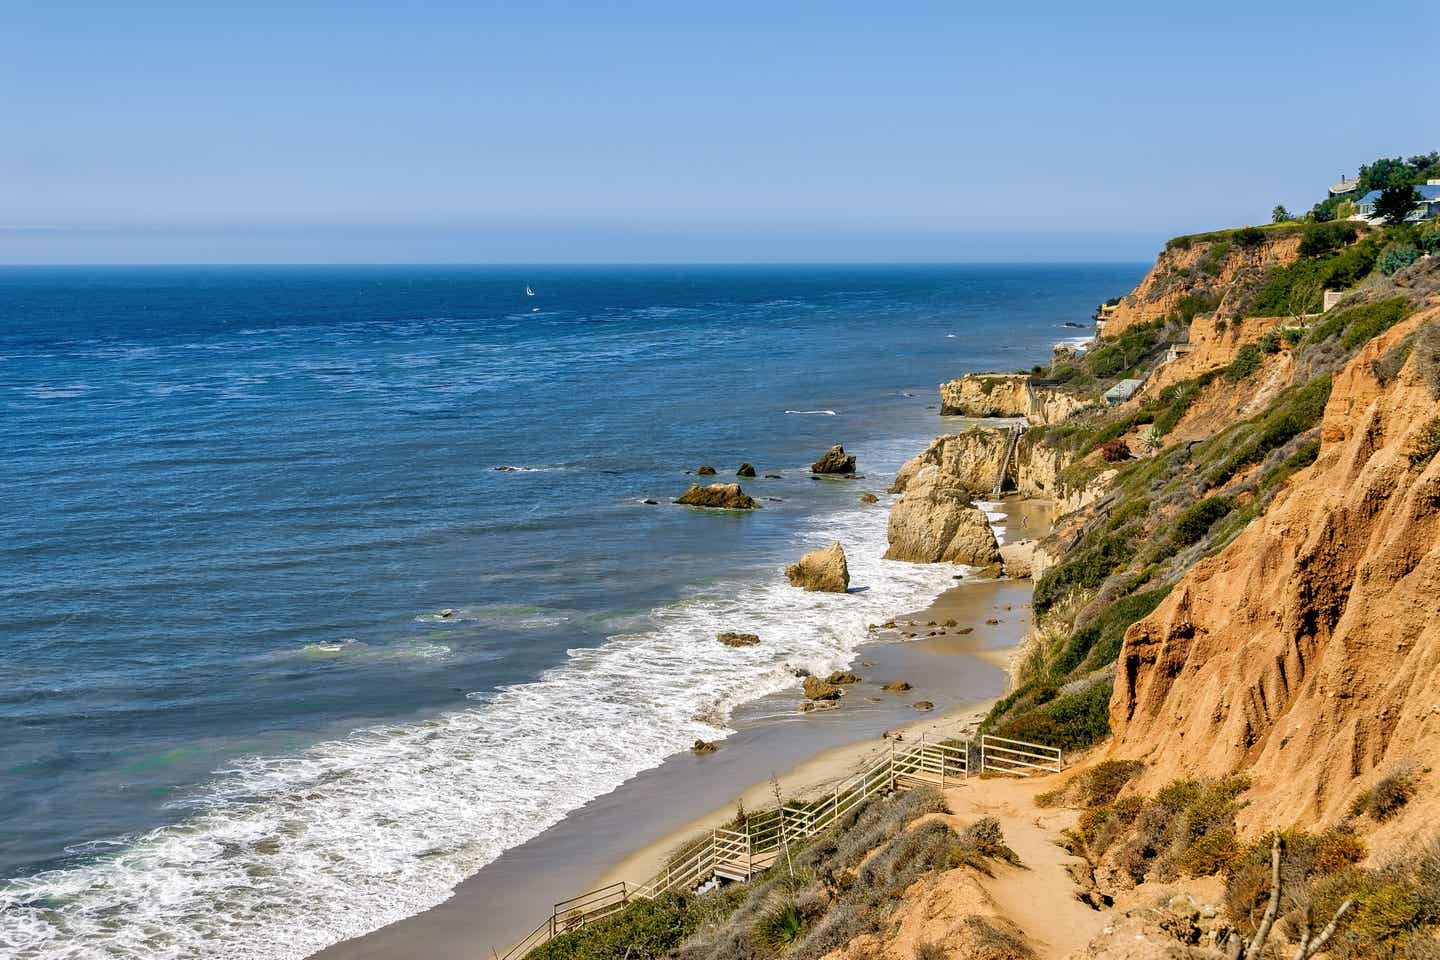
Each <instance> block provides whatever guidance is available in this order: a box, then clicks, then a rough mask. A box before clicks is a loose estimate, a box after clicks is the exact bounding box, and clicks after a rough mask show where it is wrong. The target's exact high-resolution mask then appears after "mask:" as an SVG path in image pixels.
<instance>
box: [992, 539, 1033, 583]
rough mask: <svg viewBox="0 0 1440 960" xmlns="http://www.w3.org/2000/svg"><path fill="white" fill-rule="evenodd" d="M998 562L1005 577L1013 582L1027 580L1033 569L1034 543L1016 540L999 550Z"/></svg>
mask: <svg viewBox="0 0 1440 960" xmlns="http://www.w3.org/2000/svg"><path fill="white" fill-rule="evenodd" d="M1000 561H1001V563H1002V564H1004V567H1005V575H1006V576H1007V577H1011V578H1012V579H1015V580H1028V579H1030V576H1031V573H1032V572H1033V571H1034V569H1035V541H1034V540H1017V541H1016V542H1015V543H1007V544H1005V545H1004V546H1002V547H1001V548H1000Z"/></svg>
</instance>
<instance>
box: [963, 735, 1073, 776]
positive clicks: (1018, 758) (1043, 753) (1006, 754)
mask: <svg viewBox="0 0 1440 960" xmlns="http://www.w3.org/2000/svg"><path fill="white" fill-rule="evenodd" d="M1063 767H1064V758H1063V757H1062V756H1061V754H1060V748H1059V747H1047V746H1044V745H1043V744H1039V743H1027V742H1026V741H1024V740H1009V739H1007V738H1005V737H992V736H990V735H989V734H986V735H985V736H983V737H981V738H980V769H982V770H991V771H994V772H996V773H1013V774H1015V775H1016V776H1019V777H1028V776H1030V775H1031V774H1032V773H1059V772H1060V771H1061V769H1063Z"/></svg>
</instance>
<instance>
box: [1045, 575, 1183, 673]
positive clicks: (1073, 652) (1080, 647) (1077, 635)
mask: <svg viewBox="0 0 1440 960" xmlns="http://www.w3.org/2000/svg"><path fill="white" fill-rule="evenodd" d="M1169 593H1170V587H1168V586H1165V587H1160V588H1158V589H1156V590H1147V591H1145V592H1144V593H1133V594H1130V595H1129V596H1127V597H1122V598H1121V599H1119V600H1117V601H1115V602H1114V603H1112V604H1111V605H1110V606H1109V607H1106V608H1105V612H1104V613H1102V614H1100V616H1098V617H1096V618H1095V619H1094V620H1092V621H1091V622H1090V623H1088V624H1086V625H1085V626H1083V627H1081V628H1080V629H1078V630H1076V631H1075V632H1074V633H1072V634H1071V635H1070V639H1069V640H1068V641H1066V643H1065V646H1064V648H1063V649H1062V650H1061V651H1060V654H1059V656H1058V657H1057V658H1056V659H1055V663H1054V667H1053V669H1054V671H1055V675H1056V676H1062V677H1063V676H1069V675H1071V674H1073V673H1076V672H1077V670H1078V669H1079V668H1081V667H1086V668H1089V669H1095V668H1098V667H1102V666H1105V665H1106V664H1109V663H1111V662H1113V661H1114V660H1115V658H1116V657H1118V656H1119V655H1120V646H1121V643H1122V642H1123V641H1124V639H1125V631H1126V630H1127V629H1129V627H1130V624H1132V623H1134V622H1135V621H1136V620H1139V619H1140V618H1142V617H1145V616H1147V615H1148V614H1149V613H1150V612H1151V611H1152V610H1154V609H1155V608H1156V607H1158V606H1159V605H1160V601H1161V600H1164V599H1165V597H1166V596H1167V595H1168V594H1169Z"/></svg>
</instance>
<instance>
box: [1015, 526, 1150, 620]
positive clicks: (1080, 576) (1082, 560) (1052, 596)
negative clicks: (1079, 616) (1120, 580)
mask: <svg viewBox="0 0 1440 960" xmlns="http://www.w3.org/2000/svg"><path fill="white" fill-rule="evenodd" d="M1133 556H1135V544H1134V543H1133V542H1132V541H1131V539H1130V538H1129V537H1126V536H1122V535H1120V534H1118V533H1116V534H1111V535H1109V536H1106V537H1102V538H1101V540H1100V542H1099V543H1097V544H1096V545H1095V546H1093V547H1090V548H1088V549H1085V550H1081V551H1079V552H1078V553H1076V554H1075V555H1074V556H1073V557H1070V558H1069V559H1068V560H1065V561H1064V562H1062V563H1059V564H1057V565H1055V566H1054V567H1051V568H1050V569H1049V570H1047V571H1046V572H1045V575H1044V576H1043V577H1041V578H1040V582H1039V583H1037V584H1035V593H1034V597H1033V598H1032V603H1033V604H1034V608H1035V611H1036V612H1037V613H1044V612H1045V611H1046V610H1048V609H1049V608H1050V607H1051V605H1053V604H1054V603H1055V601H1057V600H1059V599H1060V598H1061V597H1062V596H1064V595H1065V594H1066V593H1067V592H1069V591H1070V590H1071V589H1072V588H1075V587H1080V588H1082V589H1093V588H1094V587H1098V586H1100V584H1102V583H1104V582H1105V578H1106V577H1108V576H1110V574H1111V573H1113V572H1114V571H1115V570H1117V569H1119V568H1120V567H1121V566H1123V565H1124V564H1126V563H1127V562H1129V560H1130V558H1131V557H1133Z"/></svg>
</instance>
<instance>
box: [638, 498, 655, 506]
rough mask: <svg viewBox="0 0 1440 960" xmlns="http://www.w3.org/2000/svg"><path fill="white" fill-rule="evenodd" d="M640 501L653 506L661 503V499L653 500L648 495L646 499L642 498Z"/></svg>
mask: <svg viewBox="0 0 1440 960" xmlns="http://www.w3.org/2000/svg"><path fill="white" fill-rule="evenodd" d="M640 502H641V503H643V504H645V505H646V506H647V507H653V506H656V505H657V504H659V503H660V501H659V500H651V499H650V498H649V497H646V498H645V499H644V500H641V501H640Z"/></svg>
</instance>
